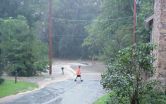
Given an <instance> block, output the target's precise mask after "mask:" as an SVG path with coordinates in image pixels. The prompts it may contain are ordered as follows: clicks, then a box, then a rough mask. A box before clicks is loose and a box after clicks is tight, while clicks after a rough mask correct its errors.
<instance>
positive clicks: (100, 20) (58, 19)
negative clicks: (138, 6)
mask: <svg viewBox="0 0 166 104" xmlns="http://www.w3.org/2000/svg"><path fill="white" fill-rule="evenodd" d="M132 18H133V16H127V17H119V18H111V19H99V20H97V19H95V20H85V19H65V18H54V21H57V22H91V21H94V22H107V21H115V20H124V19H132Z"/></svg>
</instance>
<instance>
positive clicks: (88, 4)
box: [53, 0, 100, 58]
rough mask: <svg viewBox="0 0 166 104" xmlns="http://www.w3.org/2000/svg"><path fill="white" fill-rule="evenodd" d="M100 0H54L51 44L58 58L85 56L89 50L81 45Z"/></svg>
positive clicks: (96, 12)
mask: <svg viewBox="0 0 166 104" xmlns="http://www.w3.org/2000/svg"><path fill="white" fill-rule="evenodd" d="M99 1H100V0H54V2H53V4H54V5H53V11H54V14H53V19H54V21H53V28H54V30H53V33H54V36H53V39H54V40H53V46H54V48H53V49H54V53H55V56H57V57H60V58H87V57H88V53H89V50H87V47H82V43H83V40H84V39H85V37H87V35H88V33H87V32H86V31H85V26H86V25H88V24H90V23H91V21H92V19H93V18H95V17H96V15H97V14H98V11H99V5H100V4H99Z"/></svg>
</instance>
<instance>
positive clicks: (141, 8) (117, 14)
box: [83, 0, 153, 63]
mask: <svg viewBox="0 0 166 104" xmlns="http://www.w3.org/2000/svg"><path fill="white" fill-rule="evenodd" d="M101 2H102V3H101V4H102V5H101V12H100V14H99V16H98V17H97V18H96V20H94V21H93V22H92V24H90V25H89V26H87V31H88V33H89V36H88V37H87V38H86V39H85V40H84V43H83V45H84V46H87V47H88V48H89V49H90V50H91V51H92V53H93V54H96V55H99V56H101V57H102V58H103V59H104V61H106V62H107V63H109V62H110V61H112V60H111V59H112V58H114V56H115V55H116V53H117V52H118V51H119V50H120V49H123V48H125V47H127V46H129V45H131V37H132V34H133V0H102V1H101ZM137 8H138V10H137V31H136V36H137V42H147V41H149V39H150V38H149V34H150V33H149V31H147V30H145V28H144V27H145V26H144V20H145V19H146V18H147V17H148V16H150V15H151V14H153V0H150V1H149V0H141V3H140V4H139V5H137Z"/></svg>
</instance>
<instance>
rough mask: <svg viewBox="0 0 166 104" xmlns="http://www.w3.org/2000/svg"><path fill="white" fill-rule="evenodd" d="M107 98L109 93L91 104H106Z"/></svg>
mask: <svg viewBox="0 0 166 104" xmlns="http://www.w3.org/2000/svg"><path fill="white" fill-rule="evenodd" d="M109 98H110V96H109V93H107V94H105V95H104V96H102V97H100V98H99V99H98V100H96V101H95V102H94V103H93V104H107V100H108V99H109Z"/></svg>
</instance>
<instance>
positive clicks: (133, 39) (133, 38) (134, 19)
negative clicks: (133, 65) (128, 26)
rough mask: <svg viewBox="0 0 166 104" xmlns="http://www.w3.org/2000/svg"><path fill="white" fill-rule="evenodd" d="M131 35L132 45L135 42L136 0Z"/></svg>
mask: <svg viewBox="0 0 166 104" xmlns="http://www.w3.org/2000/svg"><path fill="white" fill-rule="evenodd" d="M133 12H134V13H133V36H132V43H133V45H134V44H136V19H137V5H136V0H134V11H133Z"/></svg>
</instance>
